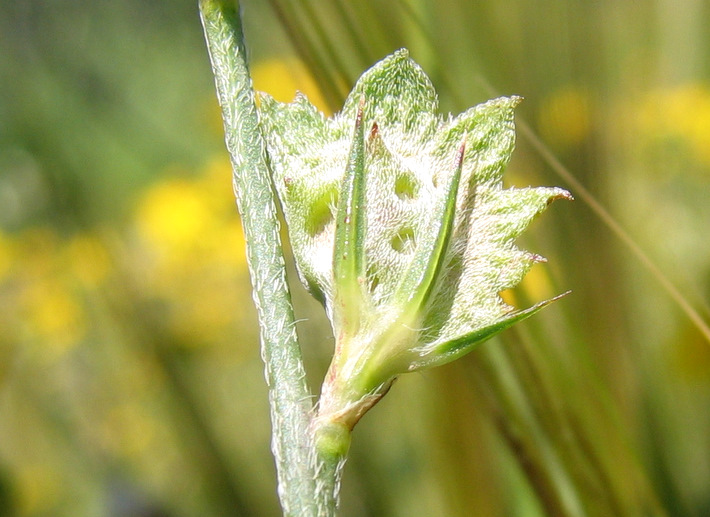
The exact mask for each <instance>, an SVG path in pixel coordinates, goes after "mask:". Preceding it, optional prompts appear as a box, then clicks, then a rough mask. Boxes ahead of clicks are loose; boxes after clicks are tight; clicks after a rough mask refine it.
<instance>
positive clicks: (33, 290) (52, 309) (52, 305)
mask: <svg viewBox="0 0 710 517" xmlns="http://www.w3.org/2000/svg"><path fill="white" fill-rule="evenodd" d="M23 302H24V304H23V305H24V310H23V313H24V316H25V322H26V324H27V326H28V330H29V333H30V334H31V335H32V336H33V337H34V338H35V339H37V340H38V341H39V342H40V343H41V346H42V350H41V353H42V355H43V356H44V357H45V358H46V359H50V360H53V359H58V358H59V357H61V356H62V355H63V354H64V353H66V352H67V351H69V350H71V349H72V348H74V347H75V346H76V345H77V344H79V342H80V340H81V338H82V337H83V336H84V334H85V331H86V321H85V315H84V311H83V308H82V307H81V305H80V303H79V301H78V300H77V299H76V297H75V296H74V295H73V294H72V293H71V292H70V291H69V290H68V289H67V288H66V286H64V285H62V284H61V282H59V281H58V279H56V278H44V279H40V281H38V282H36V283H34V284H32V285H30V286H28V287H27V289H26V290H25V292H24V296H23Z"/></svg>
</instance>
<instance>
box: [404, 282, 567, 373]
mask: <svg viewBox="0 0 710 517" xmlns="http://www.w3.org/2000/svg"><path fill="white" fill-rule="evenodd" d="M570 292H571V291H567V292H565V293H562V294H560V295H557V296H555V297H554V298H550V299H549V300H545V301H543V302H540V303H537V304H535V305H533V306H532V307H528V308H527V309H523V310H520V311H514V312H511V313H510V314H507V315H506V316H503V317H502V318H501V319H499V320H498V321H496V322H495V323H494V324H493V325H489V326H487V327H483V328H480V329H476V330H475V331H473V332H470V333H468V334H464V335H462V336H459V337H456V338H454V339H451V340H449V341H444V342H441V343H434V344H432V345H425V346H423V347H421V348H419V349H415V350H414V352H419V354H420V356H419V358H418V359H415V360H413V361H412V362H411V363H410V367H409V371H415V370H421V369H424V368H432V367H434V366H440V365H442V364H446V363H450V362H451V361H454V360H456V359H458V358H459V357H462V356H464V355H466V354H468V353H469V352H471V351H472V350H473V349H474V348H475V347H476V346H477V345H480V344H481V343H483V342H484V341H486V340H488V339H490V338H492V337H493V336H495V335H496V334H498V333H499V332H502V331H503V330H505V329H507V328H508V327H511V326H513V325H514V324H516V323H518V322H520V321H523V320H525V319H527V318H529V317H530V316H532V315H533V314H535V313H537V312H538V311H540V310H541V309H543V308H545V307H547V306H548V305H550V304H551V303H552V302H556V301H557V300H559V299H560V298H562V297H564V296H567V295H568V294H569V293H570Z"/></svg>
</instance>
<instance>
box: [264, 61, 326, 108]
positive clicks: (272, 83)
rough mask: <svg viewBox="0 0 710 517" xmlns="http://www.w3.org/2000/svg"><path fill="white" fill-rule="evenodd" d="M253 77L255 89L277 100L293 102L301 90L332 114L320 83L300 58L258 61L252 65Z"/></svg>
mask: <svg viewBox="0 0 710 517" xmlns="http://www.w3.org/2000/svg"><path fill="white" fill-rule="evenodd" d="M252 78H253V80H254V89H255V90H258V91H262V92H266V93H268V94H269V95H271V96H272V97H274V98H275V99H276V100H277V101H280V102H291V101H292V100H293V98H294V97H295V95H296V92H297V91H299V92H301V93H303V94H305V95H306V97H308V100H309V101H311V103H312V104H313V105H315V106H316V107H317V108H318V109H319V110H321V111H322V112H323V113H325V114H326V115H328V116H330V115H332V113H331V112H330V110H329V109H328V104H327V103H326V102H325V99H324V98H323V95H322V93H321V91H320V89H319V87H318V84H317V83H316V82H315V80H314V79H313V76H311V74H310V73H309V72H308V70H307V69H306V67H305V65H304V64H303V62H302V61H300V60H298V59H295V58H286V59H266V60H264V61H258V62H256V63H255V64H254V66H253V67H252Z"/></svg>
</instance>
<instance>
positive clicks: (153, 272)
mask: <svg viewBox="0 0 710 517" xmlns="http://www.w3.org/2000/svg"><path fill="white" fill-rule="evenodd" d="M135 224H136V228H137V230H138V234H139V236H140V243H139V244H140V246H139V247H140V249H142V250H143V253H139V254H138V256H140V257H141V258H140V259H139V260H140V262H139V263H137V268H138V274H139V275H144V276H145V282H144V283H142V285H143V286H144V287H145V288H146V294H147V295H148V296H149V297H150V298H154V299H156V300H160V301H161V304H162V305H161V306H162V308H163V310H164V314H163V315H162V317H163V319H164V321H165V323H166V324H167V325H168V327H169V328H170V329H171V331H172V332H173V333H174V334H175V336H176V337H178V338H179V341H180V342H181V343H183V344H186V345H190V346H193V345H196V344H200V345H202V344H205V343H213V344H228V343H233V340H232V339H229V337H228V336H230V335H233V334H234V331H235V327H234V326H235V325H238V324H240V323H242V322H243V319H242V318H241V316H240V315H241V314H242V313H244V305H245V304H248V303H249V301H248V300H249V292H250V289H249V282H248V276H247V274H246V261H245V250H244V237H243V234H242V227H241V223H240V221H239V217H238V215H237V209H236V205H235V202H234V195H233V194H232V191H231V167H230V165H229V162H228V161H227V160H226V159H224V158H220V159H218V160H214V161H212V162H210V163H209V164H207V166H206V167H205V168H204V170H203V171H202V173H201V174H199V175H197V176H194V177H189V178H188V177H181V178H174V177H171V178H168V179H166V180H164V181H162V182H159V183H157V184H156V185H154V186H153V187H151V188H150V189H149V190H148V191H146V192H145V194H144V195H143V197H142V198H141V200H140V202H139V204H138V206H137V209H136V214H135Z"/></svg>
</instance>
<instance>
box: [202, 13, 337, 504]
mask: <svg viewBox="0 0 710 517" xmlns="http://www.w3.org/2000/svg"><path fill="white" fill-rule="evenodd" d="M199 5H200V13H201V17H202V24H203V27H204V31H205V37H206V39H207V46H208V49H209V53H210V59H211V61H212V69H213V71H214V75H215V83H216V87H217V95H218V98H219V103H220V105H221V107H222V116H223V118H224V128H225V139H226V144H227V150H228V151H229V154H230V157H231V161H232V168H233V171H234V177H233V181H234V191H235V195H236V198H237V205H238V207H239V212H240V213H241V216H242V224H243V226H244V235H245V237H246V243H247V260H248V263H249V271H250V274H251V278H252V284H253V287H254V289H253V293H254V302H255V304H256V308H257V312H258V316H259V325H260V328H261V352H262V357H263V359H264V363H265V366H266V368H265V375H266V381H267V383H268V386H269V400H270V405H271V420H272V426H273V436H272V451H273V454H274V458H275V461H276V469H277V474H278V486H279V497H280V499H281V505H282V507H283V510H284V514H285V515H294V516H295V515H297V516H299V517H300V516H311V515H319V516H328V515H333V514H334V512H335V506H336V499H337V485H338V483H337V473H338V471H339V469H338V468H333V467H334V465H332V464H331V463H330V462H323V461H322V460H321V459H320V458H319V456H318V455H317V454H316V453H315V448H314V442H313V439H312V436H311V415H312V409H313V407H312V402H311V396H310V392H309V391H308V386H307V384H306V379H305V370H304V367H303V361H302V358H301V351H300V348H299V345H298V341H297V336H296V327H295V321H294V315H293V308H292V305H291V297H290V293H289V289H288V285H287V283H286V272H285V262H284V258H283V250H282V247H281V240H280V237H279V222H278V219H277V215H276V205H275V203H274V196H273V189H272V185H271V180H270V175H269V170H268V166H267V162H266V147H265V142H264V138H263V135H262V132H261V127H260V125H259V119H258V115H257V111H256V106H255V103H254V91H253V88H252V83H251V78H250V75H249V69H248V65H247V61H246V49H245V46H244V37H243V32H242V24H241V20H240V17H239V12H238V6H237V5H235V3H234V2H233V1H229V0H200V3H199Z"/></svg>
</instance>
